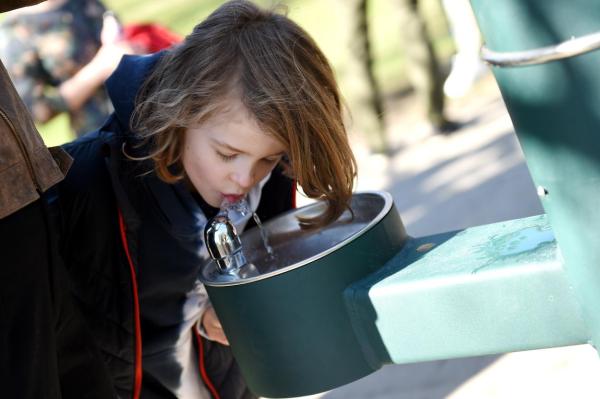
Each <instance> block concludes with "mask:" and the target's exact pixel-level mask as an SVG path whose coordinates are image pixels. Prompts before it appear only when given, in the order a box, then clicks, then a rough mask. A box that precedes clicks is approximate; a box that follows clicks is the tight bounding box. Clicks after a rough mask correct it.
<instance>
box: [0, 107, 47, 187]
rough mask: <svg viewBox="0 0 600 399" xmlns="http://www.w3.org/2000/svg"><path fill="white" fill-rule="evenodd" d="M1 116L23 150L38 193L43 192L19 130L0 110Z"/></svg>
mask: <svg viewBox="0 0 600 399" xmlns="http://www.w3.org/2000/svg"><path fill="white" fill-rule="evenodd" d="M0 116H1V117H2V119H4V121H5V122H6V123H7V124H8V126H9V127H10V130H11V132H12V134H13V136H14V138H15V140H16V141H17V143H18V144H19V149H20V150H21V153H22V154H23V158H24V159H25V164H26V165H27V170H29V176H30V177H31V181H32V182H33V184H34V185H35V188H36V190H37V191H38V192H41V191H42V190H41V189H40V185H39V183H38V181H37V178H36V177H35V173H33V165H32V164H31V159H29V156H28V154H27V151H26V150H25V144H24V143H23V140H21V137H19V135H18V134H17V130H16V129H15V125H13V123H12V121H11V120H10V118H9V117H8V116H7V115H6V113H5V112H4V111H3V110H1V109H0Z"/></svg>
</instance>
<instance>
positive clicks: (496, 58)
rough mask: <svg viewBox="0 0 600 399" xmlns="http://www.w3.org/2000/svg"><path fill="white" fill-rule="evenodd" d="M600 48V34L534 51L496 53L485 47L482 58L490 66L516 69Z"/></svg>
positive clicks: (482, 50)
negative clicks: (516, 67)
mask: <svg viewBox="0 0 600 399" xmlns="http://www.w3.org/2000/svg"><path fill="white" fill-rule="evenodd" d="M598 48H600V32H596V33H591V34H589V35H585V36H581V37H578V38H572V39H570V40H567V41H564V42H562V43H559V44H557V45H554V46H547V47H540V48H536V49H533V50H525V51H513V52H506V53H502V52H496V51H492V50H490V49H488V48H487V47H485V46H483V47H482V49H481V58H482V59H483V60H484V61H485V62H487V63H488V64H491V65H494V66H498V67H514V66H525V65H537V64H544V63H546V62H550V61H556V60H561V59H564V58H569V57H574V56H577V55H581V54H585V53H587V52H590V51H592V50H596V49H598Z"/></svg>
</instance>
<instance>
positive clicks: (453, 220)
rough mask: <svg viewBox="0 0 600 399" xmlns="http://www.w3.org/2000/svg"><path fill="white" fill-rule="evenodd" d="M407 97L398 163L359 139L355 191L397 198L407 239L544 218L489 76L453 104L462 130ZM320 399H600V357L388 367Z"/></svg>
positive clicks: (397, 131) (561, 354)
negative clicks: (436, 129)
mask: <svg viewBox="0 0 600 399" xmlns="http://www.w3.org/2000/svg"><path fill="white" fill-rule="evenodd" d="M411 104H412V101H411V100H410V99H403V100H398V101H395V102H393V104H392V106H391V107H390V108H393V109H397V110H398V111H397V112H394V113H393V114H392V115H391V116H390V117H389V121H390V122H391V126H392V127H391V129H390V133H391V137H392V141H393V144H394V146H395V147H396V148H397V151H396V153H395V154H394V155H393V156H392V157H384V156H374V155H370V154H369V153H368V152H367V151H366V150H365V149H364V148H363V146H361V144H360V140H357V141H356V142H357V144H356V146H355V152H356V155H357V158H358V162H359V168H360V171H359V180H358V190H369V189H377V190H379V189H383V190H386V191H389V192H391V193H392V195H393V197H394V202H395V204H396V207H397V208H398V210H399V212H400V215H401V216H402V220H403V222H404V223H405V225H406V227H407V230H408V233H409V234H410V235H412V236H417V237H418V236H422V235H429V234H433V233H440V232H444V231H449V230H455V229H461V228H465V227H470V226H476V225H482V224H488V223H492V222H497V221H502V220H509V219H515V218H522V217H526V216H531V215H536V214H540V213H542V212H543V210H542V208H541V205H540V202H539V200H538V198H537V195H536V190H535V187H534V186H533V182H532V180H531V177H530V175H529V171H528V170H527V168H526V166H525V164H524V160H523V154H522V152H521V150H520V147H519V146H518V143H517V141H516V137H515V135H514V132H513V128H512V124H511V122H510V118H509V117H508V115H507V113H506V110H505V107H504V104H503V102H502V100H501V98H500V95H499V93H498V90H497V88H496V85H495V82H494V80H493V78H491V77H488V78H486V79H484V80H483V81H482V82H480V84H479V85H478V86H477V87H476V88H475V89H474V91H473V92H472V93H471V94H470V95H469V97H468V98H466V99H463V100H460V101H455V102H454V103H451V104H449V105H450V107H449V110H450V115H451V116H452V117H453V118H455V119H457V120H459V121H462V122H465V123H466V124H465V126H464V128H462V129H461V130H460V131H458V132H456V133H454V134H452V135H450V136H440V135H433V134H431V132H429V131H428V129H427V128H426V127H425V126H423V125H422V123H420V122H419V120H418V115H419V110H418V109H415V106H414V105H411ZM312 398H324V399H352V398H356V399H358V398H361V399H362V398H368V399H392V398H393V399H438V398H451V399H471V398H473V399H488V398H489V399H520V398H527V399H536V398H544V399H554V398H556V399H559V398H560V399H563V398H576V399H587V398H590V399H591V398H600V360H599V359H598V355H597V353H596V351H595V350H594V349H593V348H592V347H591V346H588V345H582V346H573V347H567V348H552V349H545V350H536V351H527V352H519V353H511V354H507V355H503V356H485V357H476V358H467V359H457V360H441V361H434V362H427V363H419V364H412V365H390V366H386V367H383V368H382V369H381V370H379V371H378V372H376V373H374V374H372V375H370V376H368V377H365V378H363V379H361V380H359V381H356V382H354V383H352V384H349V385H346V386H344V387H340V388H337V389H335V390H333V391H330V392H327V393H324V394H319V395H313V396H312Z"/></svg>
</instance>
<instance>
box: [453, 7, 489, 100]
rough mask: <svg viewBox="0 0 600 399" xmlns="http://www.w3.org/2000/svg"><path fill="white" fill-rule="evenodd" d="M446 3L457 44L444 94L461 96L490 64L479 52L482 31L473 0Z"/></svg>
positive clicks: (484, 72)
mask: <svg viewBox="0 0 600 399" xmlns="http://www.w3.org/2000/svg"><path fill="white" fill-rule="evenodd" d="M442 5H443V7H444V12H445V13H446V17H447V19H448V23H449V24H450V33H451V34H452V38H453V39H454V44H455V47H456V54H455V55H454V57H453V59H452V69H451V70H450V74H449V75H448V77H447V78H446V81H445V82H444V94H446V96H448V97H450V98H458V97H463V96H464V95H465V94H467V92H468V91H469V90H470V89H471V88H472V87H473V85H474V84H475V82H477V80H479V79H480V78H481V77H483V76H484V75H485V74H486V73H487V72H488V71H489V68H488V67H487V65H486V64H485V63H484V62H483V61H482V60H481V57H480V54H479V53H480V50H481V46H482V40H481V33H480V32H479V27H478V26H477V20H475V15H473V9H472V8H471V4H470V3H469V0H443V1H442Z"/></svg>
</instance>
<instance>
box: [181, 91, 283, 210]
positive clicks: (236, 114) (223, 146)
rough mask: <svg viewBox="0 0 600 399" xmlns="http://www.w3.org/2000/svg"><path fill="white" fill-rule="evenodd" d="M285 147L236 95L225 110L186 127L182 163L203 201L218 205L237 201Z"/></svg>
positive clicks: (260, 178)
mask: <svg viewBox="0 0 600 399" xmlns="http://www.w3.org/2000/svg"><path fill="white" fill-rule="evenodd" d="M285 151H286V148H285V147H284V145H283V144H282V143H281V142H280V141H278V140H277V139H276V138H275V137H273V136H272V135H269V134H267V133H265V132H264V131H263V130H262V129H261V128H260V127H259V125H258V124H257V123H256V120H255V119H254V118H253V117H252V116H251V115H250V114H249V112H248V111H247V110H246V108H245V107H244V105H243V104H242V103H241V102H240V101H239V100H237V99H235V100H231V101H229V103H228V107H227V109H226V110H225V111H224V112H219V113H217V114H215V115H214V116H212V117H211V118H209V119H207V120H206V121H205V122H203V123H202V124H201V125H199V126H196V127H193V128H189V129H187V131H186V133H185V143H184V150H183V167H184V169H185V172H186V174H187V176H188V178H189V179H190V181H191V183H192V185H193V186H194V188H195V189H196V190H197V191H198V193H199V194H200V195H201V196H202V198H203V199H204V201H206V202H207V203H208V204H209V205H211V206H213V207H219V206H221V203H222V202H223V200H224V199H225V198H227V199H228V200H229V201H236V200H238V199H239V198H241V196H244V195H245V194H247V193H248V192H249V191H250V189H251V188H252V187H253V186H254V185H255V184H257V183H258V182H260V181H261V180H262V179H263V178H265V176H267V175H268V174H269V173H270V172H271V171H272V170H273V168H274V167H275V166H276V165H277V163H278V162H279V161H280V160H281V157H282V156H283V155H284V153H285Z"/></svg>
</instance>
